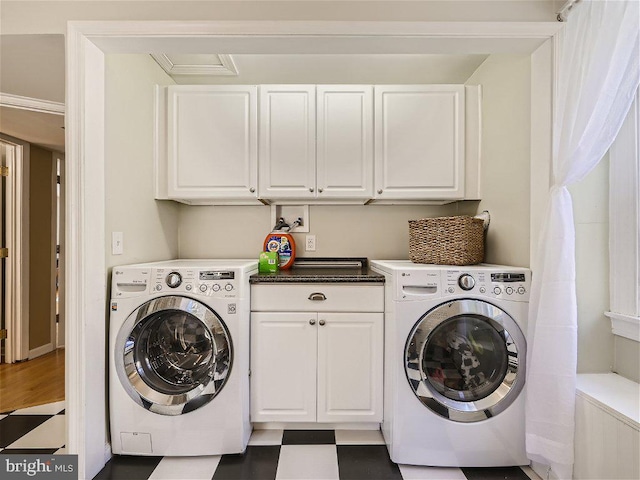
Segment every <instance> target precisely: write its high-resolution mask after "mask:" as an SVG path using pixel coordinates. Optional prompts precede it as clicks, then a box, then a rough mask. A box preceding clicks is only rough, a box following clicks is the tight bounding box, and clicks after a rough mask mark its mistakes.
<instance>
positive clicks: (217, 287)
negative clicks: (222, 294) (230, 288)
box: [211, 283, 220, 292]
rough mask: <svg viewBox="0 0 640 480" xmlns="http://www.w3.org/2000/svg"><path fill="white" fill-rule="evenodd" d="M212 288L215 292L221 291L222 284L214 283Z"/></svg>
mask: <svg viewBox="0 0 640 480" xmlns="http://www.w3.org/2000/svg"><path fill="white" fill-rule="evenodd" d="M211 290H213V291H214V292H218V291H220V285H218V284H217V283H214V284H213V286H212V287H211Z"/></svg>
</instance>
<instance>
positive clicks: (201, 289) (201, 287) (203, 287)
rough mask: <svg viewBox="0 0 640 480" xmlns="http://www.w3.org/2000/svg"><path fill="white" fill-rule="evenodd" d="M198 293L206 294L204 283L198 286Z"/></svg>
mask: <svg viewBox="0 0 640 480" xmlns="http://www.w3.org/2000/svg"><path fill="white" fill-rule="evenodd" d="M200 291H201V292H202V293H204V292H206V291H207V286H206V285H205V284H204V283H202V284H201V285H200Z"/></svg>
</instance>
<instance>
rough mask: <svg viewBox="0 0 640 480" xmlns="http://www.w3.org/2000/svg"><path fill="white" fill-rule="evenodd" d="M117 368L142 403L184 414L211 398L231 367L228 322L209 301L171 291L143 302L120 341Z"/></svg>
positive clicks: (119, 338)
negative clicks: (194, 298) (211, 306)
mask: <svg viewBox="0 0 640 480" xmlns="http://www.w3.org/2000/svg"><path fill="white" fill-rule="evenodd" d="M115 354H116V357H115V358H116V359H119V361H117V362H116V369H117V370H118V375H119V377H120V380H121V382H122V383H123V385H124V387H125V389H126V390H127V393H129V395H130V396H131V398H133V399H134V400H135V401H136V402H137V403H138V404H140V405H141V406H143V407H145V408H147V409H149V410H151V411H153V412H155V413H160V414H163V415H180V414H183V413H187V412H189V411H192V410H195V409H196V408H199V407H201V406H202V405H205V404H206V403H208V402H210V401H211V400H212V399H213V398H214V397H215V396H216V395H217V394H218V393H219V392H220V390H221V389H222V387H223V386H224V383H225V382H226V380H227V378H228V375H229V371H230V367H231V359H232V355H231V340H230V337H229V333H228V331H227V328H226V326H225V325H224V323H223V322H222V320H221V319H220V317H218V315H217V314H216V313H215V312H214V311H213V310H211V309H210V308H209V307H207V306H206V305H204V304H202V303H200V302H198V301H196V300H193V299H190V298H186V297H180V296H167V297H160V298H157V299H154V300H151V301H149V302H147V303H145V304H144V305H142V306H140V307H139V308H138V309H137V310H136V311H134V312H133V313H132V314H131V315H130V316H129V317H128V318H127V320H126V321H125V323H124V325H123V326H122V328H121V330H120V332H119V334H118V340H117V342H116V352H115Z"/></svg>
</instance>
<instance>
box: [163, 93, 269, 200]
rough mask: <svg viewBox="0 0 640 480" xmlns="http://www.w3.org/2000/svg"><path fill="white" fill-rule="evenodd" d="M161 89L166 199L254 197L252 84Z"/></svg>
mask: <svg viewBox="0 0 640 480" xmlns="http://www.w3.org/2000/svg"><path fill="white" fill-rule="evenodd" d="M167 90H168V91H167V118H168V122H167V136H168V138H167V163H168V168H167V179H168V182H167V197H168V198H169V199H173V200H180V201H186V202H190V201H193V202H206V201H207V200H215V199H230V200H238V199H254V200H255V199H257V195H258V194H257V171H258V159H257V153H258V152H257V146H258V129H257V87H256V86H252V85H239V86H233V85H225V86H211V85H202V86H198V85H196V86H194V85H175V86H169V87H168V88H167Z"/></svg>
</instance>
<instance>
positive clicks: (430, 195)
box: [375, 85, 465, 199]
mask: <svg viewBox="0 0 640 480" xmlns="http://www.w3.org/2000/svg"><path fill="white" fill-rule="evenodd" d="M375 92H376V99H375V101H376V106H375V108H376V113H375V115H376V133H375V135H376V139H375V142H376V156H375V163H376V192H377V193H376V197H377V198H381V199H383V198H398V199H402V198H410V199H420V198H425V199H453V198H463V197H464V161H465V151H464V149H465V132H464V129H465V118H464V108H465V102H464V86H463V85H416V86H412V85H404V86H402V85H401V86H376V87H375Z"/></svg>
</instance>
